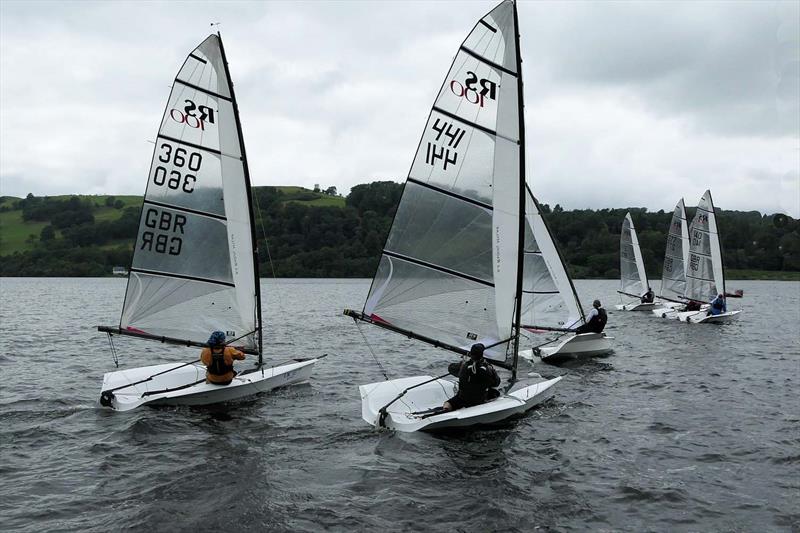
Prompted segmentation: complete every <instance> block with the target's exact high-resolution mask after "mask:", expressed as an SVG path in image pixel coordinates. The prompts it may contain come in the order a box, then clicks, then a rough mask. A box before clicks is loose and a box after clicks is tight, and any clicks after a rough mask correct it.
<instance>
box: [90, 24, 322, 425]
mask: <svg viewBox="0 0 800 533" xmlns="http://www.w3.org/2000/svg"><path fill="white" fill-rule="evenodd" d="M155 145H156V146H155V151H154V153H153V160H152V164H151V167H150V174H149V177H148V181H147V188H146V190H145V197H144V205H143V207H142V214H141V219H140V222H139V232H138V235H137V238H136V245H135V248H134V252H133V260H132V264H131V268H130V269H129V274H128V286H127V289H126V292H125V303H124V304H123V309H122V315H121V317H120V323H119V326H118V327H111V326H99V327H98V330H100V331H103V332H106V333H108V335H109V340H111V339H112V335H126V336H131V337H137V338H141V339H147V340H154V341H159V342H163V343H170V344H178V345H183V346H187V347H195V348H193V349H192V354H193V356H194V360H193V361H190V362H189V363H168V364H159V365H153V366H146V367H141V368H133V369H129V370H120V371H115V372H109V373H107V374H105V376H104V377H103V386H102V391H101V396H100V403H101V405H103V406H106V407H110V408H112V409H115V410H118V411H127V410H130V409H134V408H136V407H138V406H140V405H145V404H149V405H157V404H158V405H164V404H166V405H205V404H212V403H218V402H225V401H229V400H235V399H238V398H242V397H245V396H250V395H253V394H256V393H259V392H264V391H267V390H270V389H273V388H275V387H280V386H285V385H290V384H293V383H299V382H302V381H305V380H307V379H308V378H309V377H310V375H311V371H312V369H313V367H314V363H315V362H316V361H317V359H314V358H310V359H303V360H291V361H289V362H287V363H285V364H279V365H275V366H268V365H267V364H266V363H265V362H264V361H263V349H262V320H261V290H260V286H259V276H258V251H257V250H256V248H255V244H256V239H255V228H254V224H253V206H252V203H251V190H250V176H249V172H248V167H247V157H246V155H245V147H244V141H243V139H242V131H241V125H240V122H239V111H238V107H237V105H236V97H235V95H234V91H233V84H232V82H231V79H230V73H229V71H228V63H227V61H226V59H225V51H224V49H223V47H222V40H221V38H220V36H219V34H216V35H210V36H209V37H208V38H207V39H206V40H204V41H203V42H202V43H201V44H200V45H199V46H198V47H197V48H195V49H194V50H193V51H192V52H191V53H190V54H189V56H188V57H187V58H186V61H185V62H184V64H183V66H182V67H181V69H180V71H179V72H178V75H177V77H176V78H175V82H174V84H173V86H172V91H171V93H170V97H169V100H168V103H167V107H166V110H165V112H164V116H163V118H162V120H161V125H160V127H159V130H158V137H157V140H156V143H155ZM215 330H219V331H223V332H225V333H226V343H227V344H230V345H235V346H236V347H237V348H238V349H240V350H242V351H243V352H245V353H248V354H251V355H255V356H257V357H258V360H257V364H256V365H255V366H252V365H247V366H248V367H249V368H248V369H247V370H244V371H240V372H239V373H238V375H237V376H236V377H235V378H234V379H233V381H232V382H231V383H230V384H229V385H223V386H220V385H212V384H209V383H206V381H205V373H206V369H205V366H204V365H202V364H201V363H200V362H199V353H198V352H199V350H197V347H203V346H206V344H205V342H206V340H207V339H208V336H209V334H210V333H211V332H212V331H215ZM111 346H112V353H113V354H116V352H115V351H113V342H112V344H111ZM115 361H116V355H115Z"/></svg>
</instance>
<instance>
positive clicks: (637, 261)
mask: <svg viewBox="0 0 800 533" xmlns="http://www.w3.org/2000/svg"><path fill="white" fill-rule="evenodd" d="M619 275H620V281H621V285H622V286H621V288H620V292H622V293H625V294H628V295H630V296H642V295H643V294H644V293H646V292H647V289H649V288H650V284H649V283H648V281H647V272H645V270H644V259H642V250H641V248H640V247H639V238H638V237H637V236H636V228H635V227H634V226H633V219H631V214H630V213H627V214H626V215H625V220H624V221H623V222H622V232H621V233H620V236H619Z"/></svg>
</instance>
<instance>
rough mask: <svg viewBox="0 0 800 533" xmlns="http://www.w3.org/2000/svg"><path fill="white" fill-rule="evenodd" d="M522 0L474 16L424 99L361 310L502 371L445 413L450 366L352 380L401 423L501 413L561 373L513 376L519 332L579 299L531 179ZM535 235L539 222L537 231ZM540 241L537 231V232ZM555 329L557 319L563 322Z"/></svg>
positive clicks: (485, 419)
mask: <svg viewBox="0 0 800 533" xmlns="http://www.w3.org/2000/svg"><path fill="white" fill-rule="evenodd" d="M517 20H518V19H517V10H516V4H515V3H514V2H513V1H512V0H506V1H504V2H502V3H501V4H500V5H498V6H497V7H496V8H494V9H493V10H492V11H491V12H490V13H489V14H487V15H486V16H485V17H483V18H481V19H480V20H479V21H478V23H477V24H476V25H475V27H474V28H473V30H472V31H471V32H470V33H469V35H468V36H467V38H466V39H465V40H464V42H463V44H462V45H461V47H460V49H459V51H458V53H457V54H456V57H455V59H454V61H453V64H452V66H451V67H450V70H449V71H448V74H447V77H446V78H445V80H444V83H443V84H442V87H441V89H440V91H439V94H438V96H437V98H436V101H435V102H434V105H433V108H432V109H431V112H430V115H429V118H428V122H427V125H426V127H425V130H424V132H423V135H422V139H421V141H420V144H419V147H418V149H417V154H416V156H415V158H414V162H413V164H412V167H411V170H410V171H409V175H408V179H407V180H406V183H405V188H404V190H403V195H402V198H401V200H400V204H399V206H398V208H397V213H396V215H395V219H394V221H393V224H392V227H391V229H390V232H389V235H388V238H387V240H386V244H385V246H384V249H383V253H382V255H381V259H380V263H379V265H378V270H377V272H376V274H375V277H374V279H373V281H372V286H371V287H370V291H369V295H368V297H367V300H366V302H365V304H364V308H363V310H362V311H361V312H359V311H353V310H349V309H346V310H345V314H346V315H348V316H350V317H352V318H353V319H355V321H356V323H359V322H366V323H369V324H372V325H375V326H378V327H381V328H384V329H388V330H390V331H394V332H396V333H400V334H402V335H404V336H406V337H409V338H412V339H415V340H418V341H421V342H425V343H428V344H431V345H433V346H436V347H439V348H443V349H445V350H449V351H451V352H454V353H457V354H460V355H466V354H467V353H468V349H469V347H470V346H471V345H472V344H474V343H482V344H484V345H485V346H486V352H485V353H486V356H487V358H489V359H490V361H491V362H492V363H493V364H494V365H495V366H498V367H501V368H505V369H507V370H509V371H510V373H511V376H510V379H509V382H508V386H507V387H506V389H505V390H504V392H503V393H502V394H500V396H499V397H498V398H497V399H494V400H491V401H489V402H487V403H484V404H481V405H477V406H473V407H467V408H463V409H458V410H455V411H450V412H442V411H441V410H440V409H439V408H440V407H441V405H442V404H443V403H444V402H445V400H447V399H448V398H450V397H452V396H453V395H454V394H455V385H456V384H455V383H454V382H453V381H450V380H448V379H443V378H444V377H445V376H442V377H439V378H433V377H430V376H415V377H405V378H400V379H393V380H389V379H388V377H387V381H383V382H377V383H370V384H368V385H362V386H361V387H359V390H360V393H361V401H362V404H361V405H362V417H363V418H364V420H366V421H367V422H368V423H370V424H372V425H374V426H381V427H389V428H394V429H397V430H400V431H417V430H431V429H441V428H447V427H456V426H460V427H464V426H473V425H476V424H485V423H492V422H497V421H500V420H504V419H506V418H508V417H510V416H514V415H517V414H519V413H522V412H525V411H527V410H528V409H531V408H532V407H533V406H535V405H537V404H539V403H541V402H542V401H544V400H546V399H547V398H549V397H550V396H551V395H552V394H553V391H552V387H553V385H555V384H556V383H557V382H558V381H559V380H560V379H561V378H560V377H557V378H555V379H551V380H539V381H533V380H528V381H526V382H518V381H517V378H518V361H519V354H520V352H519V343H520V335H521V334H522V331H523V329H524V328H525V327H526V326H525V325H524V324H525V322H524V320H526V319H527V318H529V317H530V316H531V315H534V316H536V315H535V314H534V312H535V311H541V312H542V313H543V314H546V311H547V310H548V307H549V306H552V307H557V305H556V304H555V301H556V300H557V299H558V295H559V294H560V291H567V292H569V294H570V295H571V296H570V302H571V303H570V313H571V314H572V315H573V321H574V322H579V321H581V319H582V311H581V310H580V304H578V303H577V297H576V296H575V294H574V289H572V287H571V282H570V280H569V277H568V276H567V275H566V272H564V271H562V272H561V273H560V275H559V276H558V278H557V279H555V278H554V277H550V276H549V274H548V270H547V269H548V266H549V264H548V262H553V263H554V264H555V263H557V265H559V266H560V267H561V268H562V269H563V265H562V263H561V260H560V258H559V257H558V251H557V249H556V248H555V246H554V244H553V242H552V239H551V238H550V236H549V233H548V230H547V228H546V225H545V224H544V221H543V219H542V218H541V214H540V212H539V209H538V205H537V204H536V200H534V198H533V195H532V194H531V191H530V189H529V188H528V187H527V185H526V183H525V127H524V119H523V115H522V108H523V107H522V78H521V68H520V67H521V60H520V54H519V35H518V29H517V28H518V21H517ZM540 235H547V237H546V238H545V239H542V240H540ZM537 243H538V244H537ZM561 326H562V328H559V330H563V327H564V324H563V323H562V324H561Z"/></svg>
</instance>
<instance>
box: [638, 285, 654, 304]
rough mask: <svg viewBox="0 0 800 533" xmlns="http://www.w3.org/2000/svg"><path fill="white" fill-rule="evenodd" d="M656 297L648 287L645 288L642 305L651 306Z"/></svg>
mask: <svg viewBox="0 0 800 533" xmlns="http://www.w3.org/2000/svg"><path fill="white" fill-rule="evenodd" d="M655 297H656V295H655V293H654V292H653V289H651V288H650V287H649V286H648V287H647V292H646V293H644V294H643V295H642V298H641V299H642V303H643V304H651V303H653V300H654V299H655Z"/></svg>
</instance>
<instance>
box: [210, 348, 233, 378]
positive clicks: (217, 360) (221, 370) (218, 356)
mask: <svg viewBox="0 0 800 533" xmlns="http://www.w3.org/2000/svg"><path fill="white" fill-rule="evenodd" d="M206 369H207V370H208V373H209V374H214V375H215V376H224V375H225V374H227V373H228V372H233V365H232V364H230V365H229V364H227V363H226V362H225V347H224V346H223V347H222V348H221V349H219V351H217V348H211V364H210V365H208V367H206Z"/></svg>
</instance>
